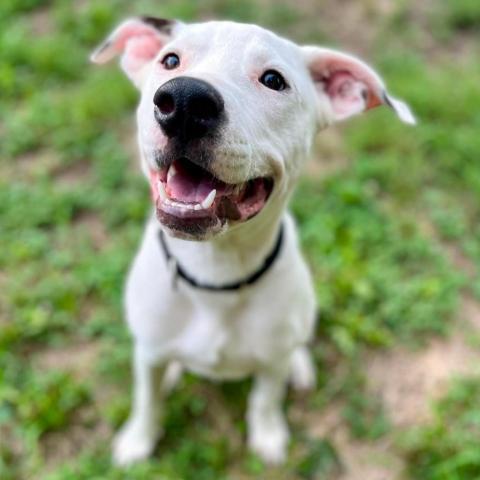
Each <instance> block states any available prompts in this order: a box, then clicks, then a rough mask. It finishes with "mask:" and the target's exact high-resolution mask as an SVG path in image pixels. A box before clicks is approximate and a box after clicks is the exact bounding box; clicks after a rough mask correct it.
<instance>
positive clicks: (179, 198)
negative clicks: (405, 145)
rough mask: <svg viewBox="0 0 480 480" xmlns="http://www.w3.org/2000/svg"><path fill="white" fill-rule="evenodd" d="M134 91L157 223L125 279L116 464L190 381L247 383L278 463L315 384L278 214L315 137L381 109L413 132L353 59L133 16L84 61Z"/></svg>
mask: <svg viewBox="0 0 480 480" xmlns="http://www.w3.org/2000/svg"><path fill="white" fill-rule="evenodd" d="M117 55H119V56H120V57H121V59H120V63H121V67H122V69H123V70H124V72H125V73H126V75H127V76H128V77H129V79H130V80H131V81H132V82H133V84H134V85H135V86H136V87H137V88H138V89H139V91H140V94H141V98H140V103H139V106H138V109H137V124H138V144H139V148H140V153H141V167H142V171H143V173H144V174H145V176H146V177H147V179H148V180H149V182H150V186H151V192H152V197H153V203H154V205H155V208H154V212H152V215H151V217H150V219H149V220H148V222H147V225H146V229H145V233H144V236H143V240H142V242H141V246H140V249H139V251H138V253H137V255H136V258H135V260H134V262H133V265H132V267H131V270H130V273H129V275H128V279H127V283H126V291H125V312H126V320H127V323H128V326H129V328H130V331H131V333H132V335H133V338H134V354H133V372H134V396H133V406H132V411H131V414H130V417H129V419H128V420H127V422H126V423H125V425H124V426H123V427H122V429H121V430H120V432H119V433H118V435H117V436H116V438H115V440H114V444H113V460H114V462H115V463H116V464H118V465H129V464H131V463H134V462H137V461H141V460H142V459H145V458H147V457H148V456H150V455H151V454H152V452H153V450H154V448H155V446H156V444H157V442H158V440H159V438H160V437H161V434H162V426H161V420H162V414H163V399H164V397H165V395H166V394H167V393H168V391H169V390H170V389H171V388H172V387H173V385H174V384H175V382H176V381H177V380H178V378H179V377H180V374H181V372H182V371H183V369H186V370H189V371H192V372H194V373H196V374H200V375H202V376H205V377H208V378H211V379H220V380H222V379H240V378H244V377H247V376H252V377H253V387H252V391H251V392H250V395H249V399H248V406H247V415H246V420H247V426H248V445H249V447H250V449H251V450H252V451H253V452H255V453H256V454H258V455H259V456H260V457H261V458H262V459H263V460H264V461H265V462H268V463H270V464H279V463H281V462H283V461H284V460H285V458H286V454H287V447H288V440H289V432H288V427H287V424H286V421H285V418H284V414H283V411H282V403H283V398H284V395H285V391H286V388H287V384H288V382H289V381H290V382H291V383H292V384H293V386H294V387H295V388H298V389H308V388H312V387H313V386H314V384H315V369H314V365H313V362H312V359H311V356H310V353H309V349H308V346H307V345H308V342H309V341H310V340H311V338H312V335H313V332H314V328H315V322H316V317H317V313H316V300H315V295H314V290H313V284H312V279H311V276H310V273H309V270H308V268H307V265H306V263H305V261H304V259H303V257H302V255H301V252H300V249H299V245H298V238H297V233H296V230H295V224H294V221H293V219H292V217H291V215H290V214H289V213H288V212H287V208H286V207H287V204H288V201H289V199H290V197H291V195H292V192H293V190H294V187H295V184H296V183H297V180H298V178H299V176H300V174H301V172H302V166H303V165H304V163H305V160H306V159H307V158H308V156H309V152H310V150H311V147H312V143H313V140H314V137H315V135H316V133H317V132H318V131H320V130H322V129H324V128H326V127H328V126H329V125H332V124H333V123H335V122H337V121H341V120H345V119H347V118H349V117H351V116H353V115H356V114H359V113H361V112H364V111H367V110H370V109H372V108H374V107H377V106H380V105H386V106H388V107H390V108H391V109H392V110H393V111H394V112H395V113H396V114H397V115H398V117H399V118H400V119H401V120H402V121H404V122H406V123H409V124H413V123H415V119H414V116H413V114H412V113H411V111H410V109H409V107H408V106H407V105H406V104H405V103H403V102H402V101H400V100H397V99H395V98H393V97H392V96H390V95H389V94H388V93H387V91H386V89H385V86H384V83H383V81H382V80H381V78H380V77H379V76H378V74H377V73H376V72H375V71H374V70H373V69H372V68H370V67H369V66H368V65H366V64H365V63H364V62H363V61H361V60H359V59H357V58H356V57H354V56H351V55H348V54H345V53H342V52H338V51H335V50H331V49H327V48H321V47H316V46H298V45H296V44H295V43H293V42H291V41H289V40H287V39H284V38H281V37H279V36H277V35H276V34H274V33H272V32H270V31H268V30H265V29H263V28H261V27H258V26H255V25H247V24H240V23H235V22H227V21H212V22H205V23H192V24H185V23H183V22H180V21H177V20H165V19H160V18H155V17H138V18H131V19H127V20H126V21H124V22H123V23H121V24H120V25H119V26H118V27H117V28H116V29H115V30H114V31H113V33H112V34H111V35H110V36H109V37H108V38H107V39H106V41H105V42H104V43H103V44H101V45H100V46H99V47H98V48H97V50H96V51H95V52H94V53H93V54H92V56H91V60H92V61H93V62H94V63H97V64H103V63H105V62H107V61H109V60H111V59H112V58H113V57H115V56H117Z"/></svg>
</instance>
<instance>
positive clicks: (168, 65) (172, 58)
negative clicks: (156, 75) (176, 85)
mask: <svg viewBox="0 0 480 480" xmlns="http://www.w3.org/2000/svg"><path fill="white" fill-rule="evenodd" d="M162 65H163V66H164V67H165V70H173V69H175V68H177V67H179V66H180V58H178V55H176V54H175V53H168V54H167V55H165V56H164V57H163V60H162Z"/></svg>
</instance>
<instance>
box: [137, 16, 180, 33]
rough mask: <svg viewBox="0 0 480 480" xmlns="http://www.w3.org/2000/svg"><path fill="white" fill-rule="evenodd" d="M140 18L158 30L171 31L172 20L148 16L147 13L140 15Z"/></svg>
mask: <svg viewBox="0 0 480 480" xmlns="http://www.w3.org/2000/svg"><path fill="white" fill-rule="evenodd" d="M140 20H141V21H142V22H144V23H146V24H148V25H151V26H152V27H154V28H156V29H157V30H159V31H160V32H165V33H167V34H170V33H171V32H172V26H173V24H174V21H173V20H167V19H165V18H158V17H150V16H148V15H145V16H142V17H140Z"/></svg>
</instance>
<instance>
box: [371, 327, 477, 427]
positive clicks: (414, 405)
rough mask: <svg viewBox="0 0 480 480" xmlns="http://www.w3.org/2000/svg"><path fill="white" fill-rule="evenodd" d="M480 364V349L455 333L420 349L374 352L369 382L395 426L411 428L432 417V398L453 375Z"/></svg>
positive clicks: (458, 333) (440, 394)
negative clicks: (416, 350)
mask: <svg viewBox="0 0 480 480" xmlns="http://www.w3.org/2000/svg"><path fill="white" fill-rule="evenodd" d="M479 364H480V352H479V351H477V350H475V349H473V348H470V347H469V346H468V345H467V344H466V340H465V337H464V335H463V334H462V333H460V332H456V333H454V334H453V335H452V336H451V337H449V338H448V339H445V340H439V339H435V340H433V341H431V342H430V344H429V345H428V347H427V348H425V349H422V350H421V351H419V352H411V351H408V350H405V349H402V348H399V349H395V350H393V351H391V352H386V353H383V354H378V355H373V356H372V357H371V358H370V359H369V360H368V362H367V366H366V370H367V372H368V376H367V381H368V384H369V389H370V390H371V392H372V393H373V394H374V395H376V396H378V397H380V398H381V399H382V402H383V405H384V406H385V408H386V411H387V413H388V416H389V418H390V419H391V421H392V423H393V425H394V426H397V427H408V426H412V425H418V424H419V423H424V422H426V421H428V420H430V414H431V412H430V403H431V401H432V400H434V399H437V398H439V397H440V396H442V395H443V394H444V393H445V391H446V388H447V386H448V383H449V381H450V380H451V379H452V377H454V376H456V375H465V374H468V373H471V372H472V371H474V370H475V368H476V367H477V366H478V365H479Z"/></svg>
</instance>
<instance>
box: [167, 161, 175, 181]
mask: <svg viewBox="0 0 480 480" xmlns="http://www.w3.org/2000/svg"><path fill="white" fill-rule="evenodd" d="M176 174H177V169H176V168H175V166H174V165H173V163H172V165H170V168H169V169H168V172H167V182H169V181H170V179H171V178H172V177H174V176H175V175H176Z"/></svg>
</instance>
